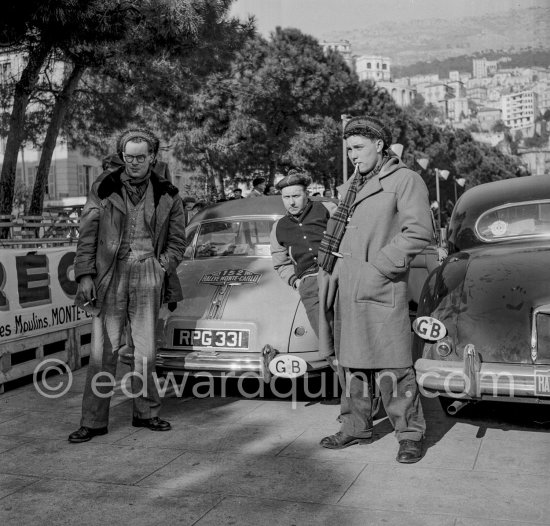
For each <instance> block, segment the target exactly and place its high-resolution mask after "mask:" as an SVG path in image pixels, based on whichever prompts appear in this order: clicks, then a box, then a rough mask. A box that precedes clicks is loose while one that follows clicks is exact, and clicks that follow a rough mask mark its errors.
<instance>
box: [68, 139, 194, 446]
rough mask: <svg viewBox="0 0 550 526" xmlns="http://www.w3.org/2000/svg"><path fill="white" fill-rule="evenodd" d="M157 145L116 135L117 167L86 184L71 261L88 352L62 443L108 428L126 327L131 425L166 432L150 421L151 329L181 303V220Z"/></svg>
mask: <svg viewBox="0 0 550 526" xmlns="http://www.w3.org/2000/svg"><path fill="white" fill-rule="evenodd" d="M157 143H158V140H157V139H156V137H155V136H154V135H153V134H152V133H151V132H149V131H148V130H128V131H126V132H125V133H123V134H122V136H121V137H120V139H119V143H118V152H119V155H120V158H121V161H122V164H121V165H119V166H118V167H117V166H111V167H109V168H108V169H107V170H106V171H105V172H103V174H102V175H101V176H100V177H99V178H98V180H97V181H96V182H95V183H94V184H93V186H92V188H91V190H90V194H89V196H88V199H87V201H86V205H85V207H84V211H83V214H82V218H81V224H80V236H79V239H78V245H77V251H76V257H75V264H74V266H75V279H76V280H77V282H78V291H77V295H76V299H75V302H76V303H77V305H79V306H81V307H83V308H85V309H86V308H87V309H90V310H91V312H92V313H93V314H94V318H93V322H92V345H91V347H92V349H91V354H90V363H89V365H88V373H87V377H86V385H85V388H84V395H83V399H82V418H81V421H80V425H81V427H80V428H79V429H78V430H77V431H75V432H74V433H71V435H70V436H69V441H70V442H74V443H79V442H86V441H88V440H90V439H91V438H93V437H94V436H97V435H104V434H105V433H107V430H108V427H107V426H108V419H109V401H110V393H111V394H112V388H113V387H114V385H109V382H108V379H109V378H111V379H112V378H113V377H114V375H115V372H116V365H117V359H118V351H119V350H120V349H121V347H122V346H123V345H124V344H125V342H126V325H127V324H129V326H130V328H131V333H132V339H133V346H134V371H133V372H134V375H133V376H132V394H133V419H132V425H133V426H134V427H146V428H148V429H151V430H153V431H167V430H169V429H170V424H169V423H168V422H166V421H165V420H161V419H160V418H159V416H158V414H159V409H160V397H159V393H158V389H157V385H156V383H155V379H154V376H153V373H154V371H155V351H156V348H155V346H156V342H155V330H156V324H157V320H158V317H159V309H160V306H161V303H162V302H163V301H164V302H166V303H168V302H175V301H179V300H180V299H182V291H181V286H180V284H179V280H178V277H177V275H176V272H175V271H176V267H177V266H178V264H179V262H180V261H181V260H182V258H183V253H184V250H185V217H184V212H183V204H182V200H181V199H180V197H179V196H178V190H177V188H176V187H174V186H173V185H172V184H171V183H170V181H168V180H167V179H165V178H164V177H162V176H161V175H159V174H158V173H157V172H156V171H155V170H154V169H153V165H154V161H155V152H156V149H157V148H156V145H157Z"/></svg>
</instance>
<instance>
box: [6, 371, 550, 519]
mask: <svg viewBox="0 0 550 526" xmlns="http://www.w3.org/2000/svg"><path fill="white" fill-rule="evenodd" d="M84 373H85V371H84V370H81V371H78V372H76V373H75V375H74V382H73V384H72V386H71V388H70V390H69V392H68V393H67V394H66V395H64V396H63V397H61V398H59V399H46V398H44V397H42V396H40V395H39V394H38V393H37V392H36V390H35V388H34V386H33V385H27V386H25V387H21V388H18V389H14V390H11V391H7V392H6V393H4V394H2V395H0V524H2V525H12V524H13V525H24V524H33V525H36V524H56V525H57V524H67V525H73V524H76V523H80V524H85V525H92V524H98V525H99V524H101V525H105V524H133V525H136V526H137V525H142V524H143V525H151V524H159V523H164V524H189V525H196V526H206V525H219V524H223V525H225V524H228V525H229V524H234V525H239V526H241V525H251V526H257V525H260V524H269V525H274V526H275V525H309V524H311V525H314V524H315V525H319V524H330V525H334V524H342V525H361V526H363V525H382V524H383V525H386V526H387V525H393V524H395V525H419V526H431V525H433V526H488V525H501V526H505V525H506V526H513V525H528V524H550V423H549V422H544V420H550V411H549V410H548V407H549V406H546V408H543V407H527V406H516V405H514V406H512V405H509V404H498V407H495V404H492V405H478V406H475V407H473V408H466V409H464V410H463V412H462V413H460V414H459V417H458V418H449V417H446V416H445V415H444V414H443V412H442V410H441V409H440V406H439V404H438V403H437V401H434V400H426V403H425V404H424V407H425V412H426V417H427V420H428V426H429V427H428V436H427V451H426V456H425V458H424V459H423V460H422V461H421V462H420V463H418V464H414V465H400V464H397V463H396V462H395V460H394V457H395V454H396V450H397V444H396V441H395V439H394V437H393V436H392V433H391V429H390V427H389V425H388V422H387V420H385V419H382V420H380V421H378V422H377V425H376V441H375V442H374V443H372V444H370V445H364V446H354V447H350V448H348V449H345V450H342V451H330V450H326V449H323V448H321V447H319V446H318V442H319V439H320V438H321V437H322V436H324V435H325V434H328V433H332V432H335V431H336V430H337V423H336V421H335V419H336V417H337V415H338V406H337V405H326V404H321V403H319V402H318V401H314V400H310V401H308V400H307V399H303V397H302V398H301V400H300V401H297V402H296V403H293V402H292V400H278V399H274V398H271V399H269V398H264V399H261V398H254V399H247V398H245V397H243V396H241V397H230V398H227V397H226V398H220V397H216V398H210V397H208V398H201V399H197V398H192V397H177V396H175V395H174V394H172V395H170V396H169V397H167V398H166V399H165V402H164V406H163V413H162V414H163V416H164V417H166V418H167V419H169V420H170V421H171V422H172V425H173V430H172V431H171V432H168V433H154V432H151V431H149V430H146V429H136V428H133V427H131V425H130V418H131V401H129V400H128V399H127V398H126V397H125V396H124V395H123V394H122V393H121V392H120V390H118V391H117V393H116V395H115V397H114V399H113V402H112V411H111V425H110V432H109V434H108V435H106V436H102V437H97V438H94V439H93V440H92V441H91V442H88V443H85V444H78V445H76V444H69V443H68V442H67V436H68V434H69V433H70V432H71V431H74V430H75V429H76V428H77V427H78V421H79V413H80V402H81V396H82V386H83V380H84ZM59 378H60V377H55V378H51V383H52V384H56V383H57V381H58V380H59ZM63 379H64V381H66V377H63ZM205 391H206V390H205ZM250 392H252V390H251V391H250ZM165 521H166V522H165ZM168 521H169V522H168Z"/></svg>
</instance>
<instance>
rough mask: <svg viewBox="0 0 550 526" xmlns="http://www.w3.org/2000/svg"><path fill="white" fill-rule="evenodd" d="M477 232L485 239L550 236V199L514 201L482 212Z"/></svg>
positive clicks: (477, 224)
mask: <svg viewBox="0 0 550 526" xmlns="http://www.w3.org/2000/svg"><path fill="white" fill-rule="evenodd" d="M476 233H477V235H478V237H480V238H481V239H482V240H483V241H498V240H500V239H509V238H518V237H520V238H521V237H531V236H550V201H531V202H528V203H513V204H508V205H504V206H500V207H498V208H493V209H492V210H488V211H487V212H485V213H484V214H482V215H481V216H480V217H479V219H478V220H477V223H476Z"/></svg>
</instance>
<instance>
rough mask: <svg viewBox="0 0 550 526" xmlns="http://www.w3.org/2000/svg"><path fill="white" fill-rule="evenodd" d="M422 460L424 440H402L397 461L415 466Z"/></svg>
mask: <svg viewBox="0 0 550 526" xmlns="http://www.w3.org/2000/svg"><path fill="white" fill-rule="evenodd" d="M421 458H422V440H401V441H400V442H399V452H398V453H397V457H396V460H397V462H401V463H402V464H414V463H415V462H418V461H419V460H420V459H421Z"/></svg>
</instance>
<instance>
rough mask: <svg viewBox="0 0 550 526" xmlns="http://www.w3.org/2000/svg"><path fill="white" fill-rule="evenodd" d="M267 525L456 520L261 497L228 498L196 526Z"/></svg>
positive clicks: (417, 525) (427, 525) (387, 525)
mask: <svg viewBox="0 0 550 526" xmlns="http://www.w3.org/2000/svg"><path fill="white" fill-rule="evenodd" d="M266 523H268V524H269V526H290V525H300V526H325V525H326V526H334V525H336V524H342V525H345V526H365V525H368V526H403V525H404V524H406V525H407V526H454V518H453V517H448V516H443V515H426V514H422V513H406V512H393V511H377V510H368V509H357V508H345V507H343V506H336V505H326V504H309V503H302V502H285V501H280V500H270V499H265V498H261V499H259V498H257V497H226V498H224V499H223V501H222V502H220V503H219V504H218V505H217V506H216V507H214V508H213V509H212V510H211V511H209V512H208V513H207V514H206V515H205V516H204V517H203V518H202V519H200V520H199V521H198V522H197V523H196V526H218V525H220V524H238V525H239V526H257V525H258V524H266Z"/></svg>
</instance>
